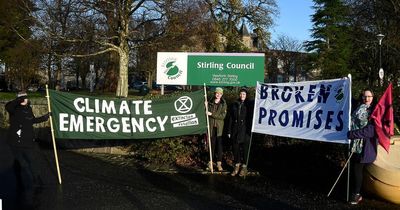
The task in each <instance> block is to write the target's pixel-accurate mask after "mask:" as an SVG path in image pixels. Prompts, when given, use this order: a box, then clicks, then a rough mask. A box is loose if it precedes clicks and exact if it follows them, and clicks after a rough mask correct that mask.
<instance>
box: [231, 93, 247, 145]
mask: <svg viewBox="0 0 400 210" xmlns="http://www.w3.org/2000/svg"><path fill="white" fill-rule="evenodd" d="M252 120H253V103H252V102H250V101H248V100H245V101H244V102H241V101H240V100H237V101H235V102H234V103H233V104H232V105H231V108H230V111H229V120H228V127H227V134H230V135H231V139H232V140H233V141H234V142H236V143H242V142H244V141H247V140H248V139H249V138H250V134H251V125H252Z"/></svg>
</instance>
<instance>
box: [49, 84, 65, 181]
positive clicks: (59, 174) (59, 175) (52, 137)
mask: <svg viewBox="0 0 400 210" xmlns="http://www.w3.org/2000/svg"><path fill="white" fill-rule="evenodd" d="M46 98H47V108H48V110H49V112H51V106H50V96H49V89H48V85H46ZM49 119H50V129H51V140H52V142H53V149H54V158H55V160H56V168H57V175H58V183H59V184H61V183H62V181H61V173H60V166H59V164H58V155H57V148H56V141H55V137H54V129H53V118H52V116H51V114H50V116H49Z"/></svg>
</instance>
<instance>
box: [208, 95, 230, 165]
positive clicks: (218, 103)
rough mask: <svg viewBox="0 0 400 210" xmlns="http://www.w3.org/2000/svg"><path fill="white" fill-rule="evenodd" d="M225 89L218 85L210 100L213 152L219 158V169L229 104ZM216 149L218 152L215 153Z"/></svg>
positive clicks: (209, 113) (209, 112)
mask: <svg viewBox="0 0 400 210" xmlns="http://www.w3.org/2000/svg"><path fill="white" fill-rule="evenodd" d="M223 94H224V91H223V89H222V88H220V87H217V88H216V89H215V92H214V97H213V98H212V99H211V100H210V101H209V102H208V112H207V115H208V119H209V122H210V138H211V154H212V155H213V157H215V156H216V159H217V169H218V171H222V170H223V168H222V153H223V150H222V132H223V129H224V119H225V116H226V110H227V104H226V102H225V100H224V99H223V98H222V95H223ZM215 149H217V152H216V153H215ZM211 164H212V162H211V161H210V162H209V163H208V169H210V168H211Z"/></svg>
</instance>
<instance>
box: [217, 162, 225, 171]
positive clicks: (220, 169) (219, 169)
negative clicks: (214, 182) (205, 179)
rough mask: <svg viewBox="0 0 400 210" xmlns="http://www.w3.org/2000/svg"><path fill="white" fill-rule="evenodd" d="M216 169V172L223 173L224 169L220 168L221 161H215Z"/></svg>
mask: <svg viewBox="0 0 400 210" xmlns="http://www.w3.org/2000/svg"><path fill="white" fill-rule="evenodd" d="M217 169H218V171H220V172H221V171H223V170H224V169H223V168H222V162H221V161H217Z"/></svg>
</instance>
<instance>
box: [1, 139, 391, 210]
mask: <svg viewBox="0 0 400 210" xmlns="http://www.w3.org/2000/svg"><path fill="white" fill-rule="evenodd" d="M2 136H4V135H2ZM0 159H1V164H0V165H1V167H0V180H1V181H0V198H1V199H2V200H3V209H18V203H19V202H21V200H20V198H19V197H18V195H17V193H16V184H15V175H14V172H13V169H12V155H11V153H10V151H9V149H8V147H7V146H6V145H5V144H4V138H2V137H0ZM53 159H54V158H53V152H52V150H51V149H50V148H46V147H40V153H39V155H38V157H37V161H38V162H39V163H40V164H39V165H40V171H41V177H42V180H43V182H44V183H43V185H42V186H41V187H40V188H37V190H36V191H35V194H34V195H33V196H34V200H35V207H34V209H46V210H47V209H51V210H57V209H68V210H69V209H322V208H324V209H351V208H353V207H352V206H349V205H348V204H346V203H345V202H344V201H343V200H342V197H335V196H333V197H332V198H326V194H325V192H323V193H321V192H316V191H314V190H312V189H310V188H304V187H303V185H302V186H297V185H295V184H291V183H287V182H282V181H280V180H274V179H270V178H268V177H263V176H262V175H261V176H258V177H248V178H246V179H242V178H239V177H230V176H226V175H204V174H193V173H192V174H190V173H179V174H165V173H155V172H152V171H148V170H145V169H141V168H136V167H121V166H120V165H118V164H112V163H110V162H107V161H102V160H101V159H96V158H93V157H90V156H88V155H82V154H78V153H74V152H70V151H65V150H61V151H59V161H60V164H61V173H62V180H63V183H62V185H59V184H58V183H57V177H56V171H55V164H54V162H53ZM317 184H318V183H317ZM398 207H399V206H396V205H392V204H389V203H387V202H382V201H377V200H370V199H366V201H365V202H364V203H363V204H362V205H360V206H358V207H357V208H359V209H396V208H398Z"/></svg>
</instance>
